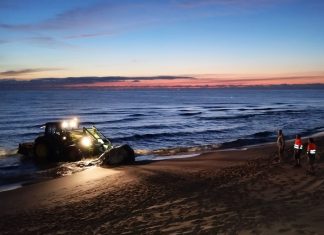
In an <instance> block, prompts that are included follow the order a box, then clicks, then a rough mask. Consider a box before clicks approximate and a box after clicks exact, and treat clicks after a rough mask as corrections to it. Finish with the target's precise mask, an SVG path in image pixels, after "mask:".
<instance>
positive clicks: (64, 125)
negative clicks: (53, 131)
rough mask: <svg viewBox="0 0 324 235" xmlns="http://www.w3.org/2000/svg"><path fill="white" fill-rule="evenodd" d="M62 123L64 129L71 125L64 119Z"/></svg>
mask: <svg viewBox="0 0 324 235" xmlns="http://www.w3.org/2000/svg"><path fill="white" fill-rule="evenodd" d="M61 125H62V129H66V128H68V127H69V123H68V122H67V121H63V122H62V124H61Z"/></svg>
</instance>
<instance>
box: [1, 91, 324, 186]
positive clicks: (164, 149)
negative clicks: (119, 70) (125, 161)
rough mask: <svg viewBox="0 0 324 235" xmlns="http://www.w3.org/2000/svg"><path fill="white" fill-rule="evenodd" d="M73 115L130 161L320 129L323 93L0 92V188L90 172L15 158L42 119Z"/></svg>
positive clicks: (39, 127)
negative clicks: (130, 155)
mask: <svg viewBox="0 0 324 235" xmlns="http://www.w3.org/2000/svg"><path fill="white" fill-rule="evenodd" d="M73 117H77V118H78V120H79V121H80V126H93V125H94V126H96V127H97V128H98V129H99V130H100V131H101V132H102V133H103V134H104V135H105V136H106V137H108V138H109V139H110V141H111V142H112V143H113V145H115V146H118V145H122V144H129V145H130V146H131V147H132V148H133V149H134V150H135V152H136V154H137V158H136V159H137V161H142V160H163V159H169V158H179V157H192V156H195V155H197V154H199V153H202V152H208V151H217V150H220V149H226V148H234V149H238V148H243V147H244V146H247V145H255V144H260V143H267V142H273V141H275V140H276V133H277V131H278V130H279V129H282V130H283V132H284V134H285V136H286V138H287V139H289V138H293V137H294V136H295V135H296V134H301V135H302V136H307V135H311V134H313V133H317V132H322V131H324V92H323V89H284V88H280V89H272V88H222V89H207V88H206V89H135V90H132V89H123V90H118V89H85V90H82V89H60V90H54V89H53V90H7V91H6V90H1V91H0V133H1V134H0V191H5V190H9V189H14V188H16V187H21V186H22V185H26V184H29V183H33V182H37V181H39V180H44V179H50V178H53V177H61V176H64V175H69V174H72V173H74V172H78V171H81V170H84V169H87V168H89V167H93V165H95V164H93V163H92V160H91V159H90V160H88V159H87V160H83V161H80V162H76V163H55V164H51V165H46V166H39V165H36V164H35V163H34V162H33V161H31V160H28V159H25V158H23V157H22V156H21V155H19V154H17V148H18V145H19V143H23V142H30V141H33V140H34V139H35V138H36V137H37V136H39V135H41V134H42V133H43V132H44V129H42V127H43V126H44V124H45V123H46V122H49V121H61V120H65V119H69V118H73Z"/></svg>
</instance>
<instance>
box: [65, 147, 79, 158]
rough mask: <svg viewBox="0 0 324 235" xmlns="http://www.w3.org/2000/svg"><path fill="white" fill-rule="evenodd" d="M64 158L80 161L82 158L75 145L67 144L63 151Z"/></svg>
mask: <svg viewBox="0 0 324 235" xmlns="http://www.w3.org/2000/svg"><path fill="white" fill-rule="evenodd" d="M64 159H66V160H67V161H70V162H76V161H80V160H81V159H82V154H81V152H80V150H79V149H78V148H77V147H75V146H69V147H68V148H67V149H66V151H65V156H64Z"/></svg>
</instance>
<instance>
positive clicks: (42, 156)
mask: <svg viewBox="0 0 324 235" xmlns="http://www.w3.org/2000/svg"><path fill="white" fill-rule="evenodd" d="M34 156H35V160H36V161H38V162H45V161H48V160H49V156H50V149H49V146H48V144H47V143H46V142H45V141H39V142H36V143H35V145H34Z"/></svg>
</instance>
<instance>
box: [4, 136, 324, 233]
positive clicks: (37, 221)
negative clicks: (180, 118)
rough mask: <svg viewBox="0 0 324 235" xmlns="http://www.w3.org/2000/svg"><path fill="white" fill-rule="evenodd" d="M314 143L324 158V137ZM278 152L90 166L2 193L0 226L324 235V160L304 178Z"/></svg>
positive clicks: (266, 149)
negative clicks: (322, 233)
mask: <svg viewBox="0 0 324 235" xmlns="http://www.w3.org/2000/svg"><path fill="white" fill-rule="evenodd" d="M305 138H306V137H304V142H305ZM316 138H317V139H316V142H317V143H318V145H319V151H318V152H319V154H320V155H321V156H322V158H323V157H324V156H323V150H324V149H323V146H324V136H323V135H320V136H319V137H316ZM287 142H288V141H287ZM276 152H277V148H276V145H275V143H272V144H266V145H261V146H260V145H259V146H256V147H251V148H248V149H246V150H236V151H232V150H223V151H219V152H209V153H203V154H201V155H199V156H197V157H192V158H183V159H173V160H163V161H150V162H142V163H136V164H134V165H129V166H122V167H114V168H103V167H93V168H91V169H88V170H86V171H82V172H79V173H76V174H73V175H71V176H67V177H61V178H57V179H53V180H48V181H44V182H40V183H37V184H32V185H28V186H25V187H22V188H18V189H16V190H12V191H6V192H2V193H0V201H1V202H2V203H1V204H0V211H1V214H0V221H1V222H0V226H1V227H2V228H3V229H2V231H3V232H4V234H26V233H82V234H84V233H107V232H108V231H109V233H111V234H123V233H125V234H127V233H132V232H133V233H134V232H137V233H149V234H150V233H154V232H155V233H156V232H157V231H159V232H161V233H199V232H202V233H216V232H217V233H220V234H228V233H233V234H251V233H255V234H277V233H280V234H296V233H302V232H303V233H312V234H320V231H323V229H324V226H323V225H322V219H320V218H322V217H321V215H322V214H323V212H324V200H323V199H324V198H323V196H322V195H323V194H322V192H324V174H323V173H322V170H323V169H324V163H323V161H322V160H320V161H318V162H317V163H316V167H317V172H318V174H317V175H316V176H314V177H313V176H306V175H305V167H306V166H307V163H306V161H305V159H303V162H302V165H303V168H300V169H296V168H292V164H291V163H292V162H291V153H292V150H291V148H290V146H289V145H287V151H286V157H288V156H289V158H287V159H286V161H285V162H284V163H282V164H277V163H275V162H274V158H275V154H276ZM296 215H298V216H296ZM314 218H315V219H314ZM316 218H318V219H317V220H316Z"/></svg>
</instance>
